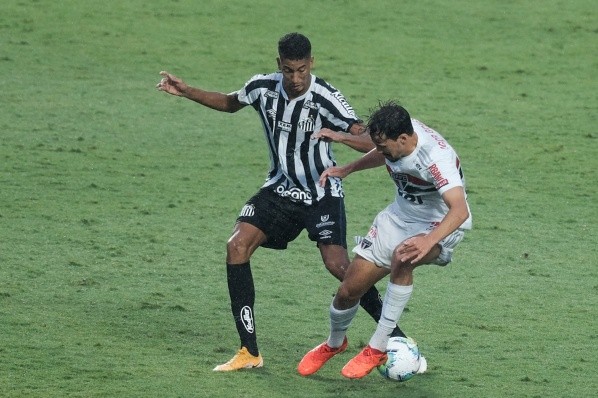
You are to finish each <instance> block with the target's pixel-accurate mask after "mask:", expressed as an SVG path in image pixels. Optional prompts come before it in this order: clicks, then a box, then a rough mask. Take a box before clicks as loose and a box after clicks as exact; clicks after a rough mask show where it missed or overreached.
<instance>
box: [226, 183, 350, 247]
mask: <svg viewBox="0 0 598 398" xmlns="http://www.w3.org/2000/svg"><path fill="white" fill-rule="evenodd" d="M237 222H246V223H248V224H251V225H253V226H255V227H257V228H259V229H260V230H262V231H263V232H264V234H265V235H266V237H267V238H268V240H267V241H266V242H265V243H264V244H263V245H262V246H263V247H267V248H270V249H278V250H282V249H286V248H287V245H288V243H289V242H292V241H293V240H295V238H297V236H299V234H300V233H301V231H303V230H304V229H305V230H307V233H308V236H309V239H311V240H312V241H314V242H317V243H318V244H331V245H340V246H342V247H344V248H347V236H346V234H347V219H346V215H345V202H344V199H343V198H336V197H332V196H326V197H324V198H322V199H321V200H320V201H318V202H314V203H313V204H312V205H305V204H303V203H300V202H293V201H291V200H289V199H288V198H283V197H280V196H278V194H276V193H275V192H274V191H272V189H271V188H262V189H260V190H259V191H258V192H257V193H256V194H255V195H254V196H253V197H252V198H251V199H249V200H248V201H247V203H246V204H245V206H243V209H241V213H240V214H239V217H238V218H237Z"/></svg>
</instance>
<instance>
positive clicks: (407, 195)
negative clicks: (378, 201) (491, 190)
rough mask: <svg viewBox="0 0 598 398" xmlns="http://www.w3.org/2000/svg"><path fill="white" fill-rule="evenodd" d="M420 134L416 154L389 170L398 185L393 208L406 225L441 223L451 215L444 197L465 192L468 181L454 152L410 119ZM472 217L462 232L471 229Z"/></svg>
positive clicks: (403, 159) (428, 128)
mask: <svg viewBox="0 0 598 398" xmlns="http://www.w3.org/2000/svg"><path fill="white" fill-rule="evenodd" d="M411 122H412V124H413V129H414V131H415V134H416V135H417V146H416V148H415V150H414V151H413V153H411V154H409V155H408V156H406V157H404V158H401V159H399V160H397V161H396V162H392V161H390V160H388V159H387V160H386V168H387V169H388V173H389V174H390V177H391V178H392V180H393V181H394V182H395V184H396V186H397V196H396V199H395V202H394V204H393V205H392V206H391V208H392V210H393V212H396V213H397V214H399V215H400V218H401V219H402V220H403V221H405V222H432V223H434V222H440V221H442V219H443V218H444V216H445V215H446V213H447V212H448V207H447V205H446V203H444V200H443V199H442V196H441V195H442V194H443V193H444V192H446V191H447V190H449V189H451V188H454V187H463V188H464V189H465V178H464V176H463V172H462V170H461V164H460V161H459V157H458V156H457V153H456V152H455V150H454V149H453V148H452V147H451V146H450V145H449V144H448V142H447V141H446V140H445V139H444V138H443V137H442V135H440V134H439V133H438V132H437V131H435V130H433V129H432V128H430V127H428V126H426V125H425V124H423V123H422V122H420V121H419V120H416V119H411ZM470 214H471V212H470ZM471 224H472V222H471V215H470V216H469V218H468V219H467V220H466V221H465V222H464V223H463V224H462V225H461V227H460V228H461V229H471Z"/></svg>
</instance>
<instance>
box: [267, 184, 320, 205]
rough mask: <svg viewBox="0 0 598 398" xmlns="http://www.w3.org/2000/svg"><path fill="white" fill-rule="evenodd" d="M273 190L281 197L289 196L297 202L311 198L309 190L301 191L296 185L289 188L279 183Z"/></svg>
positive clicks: (308, 200)
mask: <svg viewBox="0 0 598 398" xmlns="http://www.w3.org/2000/svg"><path fill="white" fill-rule="evenodd" d="M274 192H276V193H277V194H278V195H280V196H281V197H283V198H290V199H292V200H294V201H298V202H311V200H312V196H311V192H309V191H307V192H306V191H302V190H300V189H299V188H297V187H293V188H290V189H289V188H287V187H286V186H284V185H279V186H277V187H276V188H275V189H274Z"/></svg>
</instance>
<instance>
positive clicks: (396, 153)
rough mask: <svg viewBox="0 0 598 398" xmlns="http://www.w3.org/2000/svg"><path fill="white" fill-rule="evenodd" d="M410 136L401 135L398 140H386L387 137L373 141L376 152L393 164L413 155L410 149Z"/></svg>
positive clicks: (376, 138)
mask: <svg viewBox="0 0 598 398" xmlns="http://www.w3.org/2000/svg"><path fill="white" fill-rule="evenodd" d="M408 137H409V136H408V135H406V134H401V135H399V136H398V137H397V139H394V140H393V139H390V138H386V136H385V135H383V136H381V137H375V138H374V139H373V141H374V144H376V150H377V151H378V152H379V153H381V154H382V155H384V157H385V158H386V159H388V160H390V161H391V162H396V161H397V160H399V159H400V158H402V157H405V156H407V155H408V154H409V153H411V152H410V151H409V149H408V145H407V143H408Z"/></svg>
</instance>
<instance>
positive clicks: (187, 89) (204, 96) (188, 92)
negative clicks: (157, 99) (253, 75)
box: [156, 71, 244, 113]
mask: <svg viewBox="0 0 598 398" xmlns="http://www.w3.org/2000/svg"><path fill="white" fill-rule="evenodd" d="M160 75H162V79H161V80H160V82H159V83H158V84H157V85H156V88H157V89H158V90H160V91H164V92H166V93H168V94H171V95H176V96H177V97H184V98H188V99H190V100H192V101H195V102H197V103H198V104H201V105H203V106H207V107H208V108H212V109H215V110H217V111H221V112H231V113H232V112H236V111H238V110H239V109H241V108H243V106H244V105H243V104H241V103H240V102H239V100H238V99H237V95H236V94H224V93H219V92H215V91H205V90H202V89H200V88H196V87H191V86H189V85H188V84H186V83H185V82H184V81H183V80H182V79H180V78H178V77H176V76H174V75H172V74H170V73H168V72H165V71H162V72H160Z"/></svg>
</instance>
